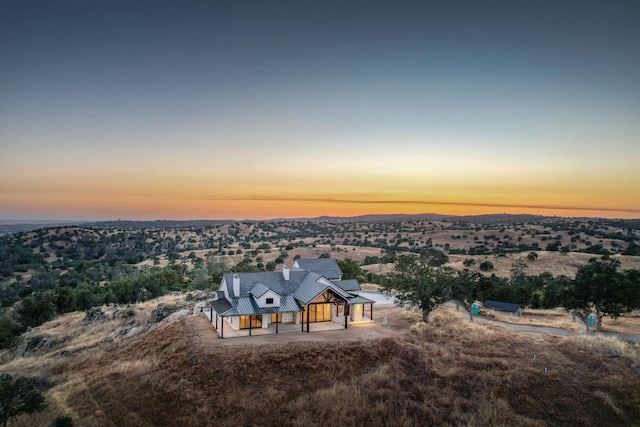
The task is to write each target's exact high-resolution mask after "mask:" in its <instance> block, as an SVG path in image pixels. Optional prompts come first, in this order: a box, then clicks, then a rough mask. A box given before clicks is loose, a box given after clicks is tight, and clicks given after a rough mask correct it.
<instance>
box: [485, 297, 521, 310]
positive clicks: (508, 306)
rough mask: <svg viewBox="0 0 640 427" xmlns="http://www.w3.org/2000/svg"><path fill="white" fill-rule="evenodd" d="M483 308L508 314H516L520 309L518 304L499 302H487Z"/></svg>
mask: <svg viewBox="0 0 640 427" xmlns="http://www.w3.org/2000/svg"><path fill="white" fill-rule="evenodd" d="M483 306H484V308H492V309H494V310H500V311H508V312H510V313H516V312H517V311H518V310H520V309H521V308H522V306H521V305H520V304H513V303H510V302H500V301H491V300H487V301H485V302H484V304H483Z"/></svg>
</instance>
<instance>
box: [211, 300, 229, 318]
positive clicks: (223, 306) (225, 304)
mask: <svg viewBox="0 0 640 427" xmlns="http://www.w3.org/2000/svg"><path fill="white" fill-rule="evenodd" d="M209 305H210V306H211V308H213V310H214V311H215V312H216V313H218V314H223V313H224V312H226V311H229V310H230V309H231V308H232V307H233V306H232V305H231V303H230V302H229V300H228V299H226V298H223V299H216V300H211V301H209Z"/></svg>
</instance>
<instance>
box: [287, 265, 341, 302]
mask: <svg viewBox="0 0 640 427" xmlns="http://www.w3.org/2000/svg"><path fill="white" fill-rule="evenodd" d="M322 279H325V280H322ZM327 289H331V290H332V291H333V292H334V293H335V294H337V295H338V296H339V297H341V298H343V299H345V300H349V298H351V295H349V294H348V293H347V292H345V291H344V290H342V289H341V288H340V287H339V286H337V285H336V284H335V283H333V282H331V281H329V280H327V279H326V278H324V277H323V276H320V275H319V274H317V273H309V274H308V275H307V277H306V278H305V280H304V282H303V283H301V284H300V287H299V288H298V289H296V291H295V292H294V293H293V296H294V297H295V298H296V299H297V300H299V301H300V302H302V303H303V304H308V303H310V302H311V301H313V300H314V299H315V298H316V297H317V296H318V295H320V294H321V293H323V292H324V291H326V290H327Z"/></svg>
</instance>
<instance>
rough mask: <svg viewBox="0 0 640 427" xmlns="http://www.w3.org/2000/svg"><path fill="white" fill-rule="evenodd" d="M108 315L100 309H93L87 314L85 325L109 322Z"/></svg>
mask: <svg viewBox="0 0 640 427" xmlns="http://www.w3.org/2000/svg"><path fill="white" fill-rule="evenodd" d="M108 319H109V318H108V317H107V315H106V314H104V312H103V311H102V310H101V309H100V308H99V307H91V308H90V309H89V310H87V311H86V312H85V316H84V320H83V322H84V323H92V322H97V321H100V320H108Z"/></svg>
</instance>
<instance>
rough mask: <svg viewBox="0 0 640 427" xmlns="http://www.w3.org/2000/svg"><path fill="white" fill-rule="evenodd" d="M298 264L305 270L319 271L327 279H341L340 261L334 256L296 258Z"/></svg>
mask: <svg viewBox="0 0 640 427" xmlns="http://www.w3.org/2000/svg"><path fill="white" fill-rule="evenodd" d="M296 263H297V264H298V266H299V267H300V268H302V269H304V270H307V271H311V272H313V273H318V274H320V275H321V276H324V277H326V278H327V279H339V278H340V277H341V276H342V270H341V269H340V266H339V265H338V262H337V261H336V260H335V259H333V258H315V259H304V258H298V259H297V260H296Z"/></svg>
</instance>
